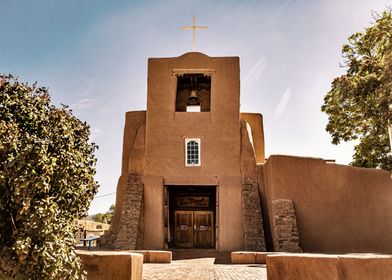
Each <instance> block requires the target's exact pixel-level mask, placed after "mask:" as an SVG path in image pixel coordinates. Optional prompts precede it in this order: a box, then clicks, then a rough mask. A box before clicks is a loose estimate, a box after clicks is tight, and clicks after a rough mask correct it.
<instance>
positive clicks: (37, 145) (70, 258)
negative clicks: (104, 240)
mask: <svg viewBox="0 0 392 280" xmlns="http://www.w3.org/2000/svg"><path fill="white" fill-rule="evenodd" d="M88 139H89V126H88V125H87V124H86V123H83V122H81V121H80V120H78V119H77V118H76V117H74V116H73V115H72V113H71V111H70V110H69V109H68V108H67V107H65V106H62V107H61V108H57V107H55V106H53V105H51V102H50V97H49V94H48V90H47V89H46V88H43V87H37V86H36V85H35V84H34V85H33V86H29V85H28V84H24V83H20V82H19V81H18V80H17V79H16V78H14V77H12V76H11V75H8V76H6V75H0V279H6V278H7V277H9V278H10V279H83V278H85V276H84V275H83V273H82V272H81V271H82V270H81V267H82V264H81V261H80V259H79V258H78V257H77V255H76V253H75V249H74V247H73V245H74V233H75V230H76V228H75V221H76V220H77V218H78V217H80V216H81V215H84V213H86V212H87V208H88V206H89V203H90V201H91V200H92V198H93V196H94V194H95V193H96V192H97V187H98V185H97V184H96V182H95V181H94V178H93V176H94V174H95V162H96V159H95V158H94V154H93V153H94V150H95V149H96V148H97V147H96V145H95V144H89V143H88Z"/></svg>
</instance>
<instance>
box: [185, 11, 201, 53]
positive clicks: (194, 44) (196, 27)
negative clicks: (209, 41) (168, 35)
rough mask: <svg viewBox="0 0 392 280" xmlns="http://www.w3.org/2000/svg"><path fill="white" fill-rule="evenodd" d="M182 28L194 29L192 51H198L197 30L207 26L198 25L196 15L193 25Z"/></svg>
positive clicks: (193, 18)
mask: <svg viewBox="0 0 392 280" xmlns="http://www.w3.org/2000/svg"><path fill="white" fill-rule="evenodd" d="M181 29H182V30H192V51H193V52H194V51H196V30H206V29H208V27H207V26H196V17H195V16H193V17H192V26H182V27H181Z"/></svg>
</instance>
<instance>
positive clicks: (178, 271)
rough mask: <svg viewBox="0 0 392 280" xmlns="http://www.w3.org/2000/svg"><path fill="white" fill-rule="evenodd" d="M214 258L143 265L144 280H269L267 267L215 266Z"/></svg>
mask: <svg viewBox="0 0 392 280" xmlns="http://www.w3.org/2000/svg"><path fill="white" fill-rule="evenodd" d="M214 260H215V259H214V258H200V259H190V260H177V261H173V262H172V263H171V264H156V263H145V264H143V280H150V279H161V280H196V279H197V280H212V279H219V280H229V279H230V280H245V279H246V280H256V279H257V280H267V272H266V268H265V265H253V264H252V265H238V264H236V265H228V264H214Z"/></svg>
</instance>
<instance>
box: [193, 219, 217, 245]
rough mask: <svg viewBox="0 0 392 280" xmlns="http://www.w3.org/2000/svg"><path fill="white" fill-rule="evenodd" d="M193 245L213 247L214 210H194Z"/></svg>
mask: <svg viewBox="0 0 392 280" xmlns="http://www.w3.org/2000/svg"><path fill="white" fill-rule="evenodd" d="M193 221H194V226H193V228H194V233H193V246H194V247H195V248H212V247H213V240H214V229H213V225H214V222H213V212H212V211H194V212H193Z"/></svg>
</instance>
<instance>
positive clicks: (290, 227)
mask: <svg viewBox="0 0 392 280" xmlns="http://www.w3.org/2000/svg"><path fill="white" fill-rule="evenodd" d="M272 215H273V226H274V230H273V232H274V236H273V240H274V249H275V251H278V252H291V253H302V249H301V247H300V246H299V233H298V227H297V218H296V216H295V209H294V203H293V201H292V200H289V199H278V200H274V201H273V202H272Z"/></svg>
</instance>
